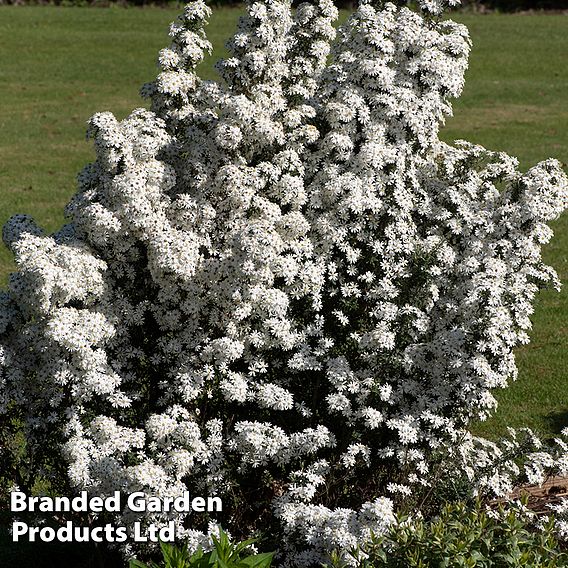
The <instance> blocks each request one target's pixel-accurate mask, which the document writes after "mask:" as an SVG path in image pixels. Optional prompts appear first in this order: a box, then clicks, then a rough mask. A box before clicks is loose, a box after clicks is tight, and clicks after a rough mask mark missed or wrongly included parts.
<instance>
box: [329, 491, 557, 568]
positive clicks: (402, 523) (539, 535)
mask: <svg viewBox="0 0 568 568" xmlns="http://www.w3.org/2000/svg"><path fill="white" fill-rule="evenodd" d="M534 517H535V515H534V513H533V514H531V513H530V512H529V511H528V510H527V509H526V500H524V501H523V502H522V503H516V504H512V505H511V504H509V505H507V506H505V505H499V507H498V509H496V510H495V509H494V510H488V509H487V508H486V507H485V506H484V505H482V503H481V502H480V501H477V502H476V504H475V505H474V506H470V505H466V504H464V503H452V504H448V505H446V506H445V507H444V508H443V509H442V511H441V513H440V515H439V516H437V517H436V518H434V519H432V520H429V521H425V520H421V519H418V520H416V519H415V520H412V519H408V518H406V519H405V518H401V519H399V523H398V524H397V525H396V526H395V527H393V528H392V529H391V530H390V531H389V533H388V534H386V535H381V536H378V537H373V538H371V539H370V540H369V542H367V543H365V544H363V545H361V546H360V547H359V548H358V549H357V550H355V551H353V552H352V557H353V558H354V559H357V560H356V561H355V562H351V563H346V562H345V559H344V558H345V555H344V554H337V553H336V554H335V555H334V557H333V562H332V564H331V565H329V566H328V568H330V567H333V568H342V567H346V566H356V567H357V568H443V567H452V568H457V567H464V568H489V567H494V568H513V567H518V568H520V567H523V566H530V567H531V568H562V567H565V566H568V554H566V553H565V552H562V551H561V549H560V547H559V543H558V541H557V540H556V538H555V522H554V520H553V519H548V520H546V522H545V523H544V526H542V527H541V528H540V529H536V524H538V523H536V522H535V521H536V519H535V518H534Z"/></svg>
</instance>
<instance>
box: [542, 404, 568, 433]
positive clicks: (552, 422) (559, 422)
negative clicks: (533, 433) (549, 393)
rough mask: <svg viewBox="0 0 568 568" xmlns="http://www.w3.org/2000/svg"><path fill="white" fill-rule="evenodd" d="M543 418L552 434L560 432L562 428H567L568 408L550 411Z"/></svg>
mask: <svg viewBox="0 0 568 568" xmlns="http://www.w3.org/2000/svg"><path fill="white" fill-rule="evenodd" d="M545 419H546V423H547V424H548V428H549V430H550V431H551V432H553V433H554V434H560V432H561V431H562V429H563V428H568V409H566V410H556V411H554V412H550V413H549V414H547V415H546V417H545Z"/></svg>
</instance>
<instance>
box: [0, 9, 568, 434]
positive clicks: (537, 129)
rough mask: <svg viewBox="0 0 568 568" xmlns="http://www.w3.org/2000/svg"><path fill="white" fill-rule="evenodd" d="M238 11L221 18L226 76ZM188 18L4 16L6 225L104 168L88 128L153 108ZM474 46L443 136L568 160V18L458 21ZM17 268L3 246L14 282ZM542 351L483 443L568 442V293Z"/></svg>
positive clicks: (523, 355) (565, 253)
mask: <svg viewBox="0 0 568 568" xmlns="http://www.w3.org/2000/svg"><path fill="white" fill-rule="evenodd" d="M239 13H240V12H239V10H237V9H227V8H225V9H219V10H215V11H214V16H213V18H212V21H211V24H210V26H209V28H208V29H209V34H210V39H211V40H212V42H213V44H214V46H215V54H214V57H213V58H211V59H210V60H208V61H207V62H206V63H204V64H203V66H202V75H203V76H205V77H207V78H213V77H214V71H213V62H214V61H215V60H216V59H217V58H218V57H219V56H221V55H222V54H223V43H224V40H225V39H226V38H227V37H228V36H229V34H230V33H231V32H232V30H233V29H234V24H235V22H236V20H237V18H238V15H239ZM176 14H177V10H175V9H158V8H145V9H122V8H109V9H93V8H62V7H58V8H54V7H11V6H0V37H1V39H2V41H0V101H1V102H0V223H3V222H4V221H5V220H6V219H7V218H8V217H9V216H11V215H12V214H14V213H16V212H25V213H29V214H31V215H33V216H34V217H35V218H36V220H37V221H38V222H39V223H40V224H41V225H42V226H44V227H45V228H46V229H48V230H53V229H55V228H56V227H58V226H59V225H60V224H61V223H62V222H63V216H62V211H63V207H64V205H65V203H66V201H67V200H68V199H69V197H70V196H71V195H72V193H73V191H74V187H75V176H76V174H77V172H78V171H79V170H80V169H81V167H82V166H83V165H84V164H85V163H87V162H88V161H90V160H92V159H93V151H92V148H91V146H90V144H88V143H86V142H85V140H84V133H85V122H86V120H87V119H88V118H89V116H91V115H92V114H93V113H94V112H98V111H103V110H110V111H112V112H113V113H115V114H116V115H117V116H118V117H119V118H122V117H124V116H126V115H127V114H128V113H129V112H130V111H131V110H132V109H133V108H135V107H137V106H143V101H142V100H141V99H140V98H139V96H138V89H139V87H140V85H142V84H143V83H144V82H145V81H148V80H150V79H151V78H152V77H153V76H154V74H155V64H154V62H155V59H156V54H157V51H158V49H160V48H161V47H163V46H165V45H166V44H167V35H166V30H167V25H168V23H169V22H170V21H172V20H173V19H174V18H175V16H176ZM456 19H458V20H460V21H462V22H463V23H465V24H466V25H467V26H468V27H469V29H470V32H471V36H472V38H473V42H474V48H473V52H472V56H471V65H470V69H469V71H468V74H467V81H466V88H465V92H464V94H463V96H462V98H461V99H460V100H458V101H456V103H455V107H454V108H455V117H454V118H452V119H451V120H449V121H448V124H447V126H446V127H445V129H444V131H443V137H444V139H445V140H447V141H451V140H453V139H456V138H463V139H467V140H469V141H472V142H476V143H480V144H483V145H484V146H486V147H488V148H491V149H494V150H504V151H507V152H509V153H511V154H513V155H516V156H517V157H518V158H519V159H520V161H521V165H522V166H523V167H524V168H527V167H529V166H530V165H531V164H534V163H536V162H537V161H539V160H542V159H545V158H547V157H549V156H553V157H556V158H558V159H560V160H562V161H564V162H567V161H568V75H567V74H566V71H565V69H566V64H565V54H566V53H567V52H568V34H566V27H567V25H568V17H566V16H551V15H534V16H526V15H523V16H521V15H497V14H495V15H484V16H479V15H458V16H457V17H456ZM555 229H556V237H555V239H554V241H553V242H552V244H551V245H549V246H548V247H547V249H546V253H545V257H546V260H547V261H548V262H549V263H551V264H553V265H554V266H555V267H556V269H557V270H558V272H559V274H560V276H561V279H562V280H563V281H565V282H566V281H568V216H564V217H563V218H562V219H561V220H559V221H557V222H556V223H555ZM12 268H13V266H12V264H11V258H10V255H9V253H8V252H7V251H6V250H5V249H4V248H0V282H5V281H6V277H7V274H8V272H9V271H10V270H11V269H12ZM533 319H534V330H533V333H532V343H531V345H530V346H528V347H526V348H524V349H520V350H519V351H518V362H519V367H520V373H519V379H518V381H517V382H516V383H515V384H514V385H513V386H512V387H511V388H510V389H508V390H506V391H503V392H500V393H498V394H497V396H498V399H499V401H500V409H499V412H498V413H497V415H496V417H495V418H494V419H492V420H491V421H488V422H486V423H484V424H482V425H479V426H478V428H477V431H478V432H480V433H483V434H485V435H490V436H494V435H496V434H497V433H502V432H503V431H504V430H505V428H506V426H507V425H511V426H522V425H528V426H531V427H533V428H535V429H536V430H538V431H541V432H543V433H555V432H557V431H558V430H559V429H560V428H561V427H562V426H563V425H567V424H568V371H567V369H568V364H567V363H568V358H567V355H566V352H567V346H568V333H567V328H568V291H566V290H565V291H563V292H562V293H561V294H557V293H554V292H544V293H542V294H540V296H539V298H538V306H537V310H536V313H535V315H534V318H533Z"/></svg>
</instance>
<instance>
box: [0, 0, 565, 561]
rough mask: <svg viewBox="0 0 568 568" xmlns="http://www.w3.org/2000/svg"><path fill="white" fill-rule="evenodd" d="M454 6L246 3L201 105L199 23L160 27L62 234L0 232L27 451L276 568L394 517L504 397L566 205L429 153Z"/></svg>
mask: <svg viewBox="0 0 568 568" xmlns="http://www.w3.org/2000/svg"><path fill="white" fill-rule="evenodd" d="M455 3H456V2H455V1H453V0H450V1H449V2H442V1H438V0H423V1H421V2H419V4H420V7H421V13H418V12H413V11H411V10H410V9H408V8H406V7H404V6H402V7H399V6H396V5H395V4H392V3H382V2H362V3H361V4H360V6H359V7H358V8H357V10H356V11H355V12H354V13H353V14H352V15H351V16H350V18H349V19H348V20H347V22H346V23H345V24H344V25H342V26H341V27H340V28H339V30H338V32H337V33H336V30H335V28H334V26H333V22H334V20H335V19H336V17H337V10H336V9H335V7H334V6H333V3H332V2H331V0H315V1H314V2H313V3H304V4H301V5H300V6H299V7H298V8H297V9H296V10H294V11H293V10H292V9H291V6H290V3H289V2H288V1H286V0H259V1H255V2H251V3H250V4H249V5H248V8H247V13H246V15H245V16H244V17H243V18H242V19H241V21H240V23H239V26H238V30H237V32H236V34H235V35H234V36H233V38H232V39H231V40H230V41H229V43H228V48H229V50H230V57H229V58H228V59H226V60H224V61H222V62H220V63H219V65H218V69H219V72H220V75H221V79H222V80H221V81H220V82H208V81H202V80H201V79H199V77H197V75H196V73H195V69H196V66H197V65H198V63H199V62H200V61H201V60H202V59H203V56H204V53H205V52H207V51H209V50H210V47H211V46H210V44H209V42H208V41H207V39H206V36H205V33H204V25H205V21H206V19H207V17H208V16H209V8H208V7H207V6H206V5H205V4H204V3H203V2H202V0H195V1H193V2H191V3H190V4H189V5H188V6H187V7H186V8H185V11H184V13H183V15H182V16H181V17H180V19H179V21H178V22H176V23H175V24H173V25H172V26H171V28H170V35H171V38H172V43H171V45H170V47H168V48H166V49H164V50H162V51H161V52H160V56H159V66H160V69H161V71H160V74H159V75H158V77H157V79H156V80H155V81H154V82H152V83H149V84H148V85H145V86H144V88H143V95H144V96H146V97H149V98H150V100H151V104H152V109H151V110H144V109H137V110H135V111H134V112H133V113H132V114H131V115H130V116H129V117H128V118H126V119H125V120H123V121H118V120H116V119H115V118H114V117H113V116H112V115H111V114H110V113H101V114H97V115H95V116H94V117H93V118H92V119H91V121H90V126H89V135H90V136H91V137H92V138H93V139H94V143H95V149H96V153H97V159H96V161H95V162H94V163H93V164H90V165H88V166H87V167H86V168H85V169H84V170H83V172H82V173H81V174H80V176H79V189H78V192H77V194H76V195H75V196H74V198H73V199H72V201H71V203H70V204H69V206H68V208H67V214H68V216H69V219H70V223H69V225H66V226H65V227H64V228H63V229H62V230H61V231H59V232H58V233H56V234H54V235H50V236H47V235H44V234H43V233H42V232H41V230H40V229H38V228H37V227H36V226H35V225H34V224H33V221H32V220H31V219H29V218H28V217H26V216H16V217H14V218H12V219H11V220H10V221H9V222H8V224H7V226H6V227H5V229H4V241H5V242H6V244H7V245H8V246H9V247H11V249H12V250H13V251H14V253H15V255H16V260H17V262H18V266H19V271H18V272H17V273H16V274H14V275H13V276H12V278H11V281H10V288H9V290H8V292H6V293H3V294H2V295H1V296H0V412H3V413H15V414H16V415H17V416H18V417H19V418H20V419H21V420H22V422H23V424H24V425H25V429H26V435H27V439H28V448H29V450H30V451H31V452H37V453H38V455H42V451H44V450H45V448H48V447H50V448H57V450H56V451H57V452H59V453H58V454H57V455H58V456H59V458H58V459H60V460H63V463H64V464H65V465H66V468H67V470H68V481H69V483H70V484H71V485H72V486H73V487H74V488H76V489H88V490H89V491H90V492H92V493H96V492H100V493H102V494H105V493H108V492H110V491H111V490H116V489H120V490H122V491H125V492H128V491H145V492H147V493H148V494H152V495H158V496H161V497H164V496H170V495H175V494H177V493H179V492H180V491H182V490H183V489H189V490H190V491H193V492H195V494H197V495H219V496H221V497H223V499H224V503H225V505H226V506H225V510H224V511H223V513H222V514H221V515H219V516H218V517H217V518H215V519H213V518H208V517H207V516H204V515H203V516H201V517H199V516H196V515H193V516H191V515H189V516H187V515H184V514H177V513H168V514H167V515H166V514H161V515H165V516H160V514H154V515H152V514H145V515H143V516H144V520H145V521H146V522H163V521H165V520H169V519H173V520H175V521H176V525H177V528H178V531H179V533H178V534H180V535H181V536H185V537H187V539H188V542H190V544H191V545H192V546H194V545H195V546H197V545H198V544H199V543H203V542H206V536H207V534H208V531H210V530H211V526H213V525H210V524H208V523H210V522H213V523H216V522H219V523H221V524H222V525H223V526H224V527H226V528H228V529H229V530H230V531H231V532H232V533H233V535H235V536H250V534H252V533H254V532H255V531H257V530H259V529H261V528H262V529H263V530H264V531H265V532H266V534H268V535H270V536H271V538H274V539H278V541H277V542H279V545H280V548H281V551H282V562H283V563H284V564H286V565H289V566H308V565H310V564H312V563H318V562H320V561H321V560H322V559H324V558H325V554H327V553H328V552H329V551H330V550H331V549H332V548H335V547H338V546H340V547H347V546H351V545H354V544H355V543H357V542H359V541H360V540H361V539H363V538H366V536H368V534H369V531H371V530H373V531H376V532H380V531H381V530H384V528H385V527H386V526H387V525H388V524H389V523H391V522H393V519H394V517H393V507H394V504H393V501H391V500H390V498H389V497H386V496H385V495H386V494H389V493H390V494H391V497H392V498H393V499H394V500H396V499H398V498H399V497H400V496H401V495H402V496H405V495H408V494H409V493H411V492H412V486H413V485H416V484H422V485H423V484H427V483H428V476H429V472H430V463H429V456H430V453H431V452H432V451H433V450H436V451H439V450H440V449H441V448H444V447H448V446H449V447H451V446H452V445H454V446H457V447H459V446H460V443H461V442H462V441H463V439H464V432H465V430H466V428H467V425H468V423H469V421H470V420H471V419H473V418H479V417H481V418H483V417H486V416H488V415H489V414H490V413H491V411H492V410H493V409H494V408H495V406H496V402H495V399H494V398H493V396H492V395H491V390H492V389H495V388H497V387H505V386H506V385H507V383H508V381H509V380H511V379H513V378H514V377H515V373H516V368H515V362H514V357H513V348H514V347H515V346H516V345H518V344H520V343H526V342H527V341H528V331H529V329H530V326H531V322H530V316H531V313H532V301H533V299H534V296H535V294H536V292H537V291H538V290H539V289H540V288H542V287H544V286H546V285H549V284H552V285H558V281H557V278H556V275H555V273H554V271H553V270H552V269H551V268H549V267H548V266H546V265H545V264H543V262H542V260H541V254H540V249H541V245H542V244H544V243H546V242H547V241H548V240H549V239H550V238H551V236H552V232H551V230H550V229H549V228H548V226H547V225H546V222H547V221H549V220H550V219H553V218H554V217H556V216H558V215H559V214H560V213H561V212H562V211H563V210H564V209H565V208H566V206H567V205H568V180H567V178H566V176H565V174H564V173H563V171H562V170H561V167H560V164H559V163H558V162H557V161H554V160H548V161H545V162H542V163H540V164H538V165H537V166H535V167H533V168H532V169H531V170H529V171H528V172H527V173H525V174H522V173H520V172H518V171H517V163H516V161H515V160H514V159H513V158H510V157H508V156H507V155H505V154H495V153H492V152H488V151H487V150H485V149H483V148H481V147H479V146H474V145H471V144H468V143H465V142H458V143H456V145H455V146H449V145H446V144H443V143H442V142H440V141H439V139H438V128H439V125H440V124H441V123H442V122H443V120H444V117H445V116H447V115H449V114H450V112H451V106H450V103H449V99H450V98H451V97H456V96H458V95H459V94H460V92H461V89H462V87H463V80H464V72H465V69H466V67H467V58H468V54H469V48H470V44H469V39H468V35H467V31H466V29H465V28H464V27H463V26H461V25H459V24H456V23H454V22H451V21H449V20H445V21H437V20H436V19H433V18H431V17H430V16H429V14H437V13H439V12H440V11H441V10H442V9H443V8H444V6H446V5H452V4H455ZM22 354H25V356H22ZM464 443H465V442H464ZM468 447H469V446H468ZM54 451H55V450H54ZM465 451H466V450H464V452H465ZM476 451H477V450H476ZM543 459H544V458H543ZM541 462H542V463H541ZM541 462H539V459H538V458H536V457H535V460H533V463H534V464H535V467H537V468H538V467H545V466H546V463H544V462H546V459H544V461H542V460H541ZM539 463H540V465H537V464H539ZM54 471H55V470H54ZM538 471H540V470H538V469H537V470H535V472H536V473H534V475H535V476H537V475H538ZM136 515H139V514H138V513H133V512H132V511H124V512H123V520H127V521H130V520H133V519H134V518H137V516H136ZM188 527H189V528H188ZM275 542H276V541H275Z"/></svg>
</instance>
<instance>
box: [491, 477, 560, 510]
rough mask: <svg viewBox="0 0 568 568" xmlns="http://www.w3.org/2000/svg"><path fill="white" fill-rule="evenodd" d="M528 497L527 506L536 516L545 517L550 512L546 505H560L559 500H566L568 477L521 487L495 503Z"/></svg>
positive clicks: (552, 478)
mask: <svg viewBox="0 0 568 568" xmlns="http://www.w3.org/2000/svg"><path fill="white" fill-rule="evenodd" d="M524 495H527V496H528V503H527V506H528V508H529V509H531V510H532V511H534V512H535V513H537V514H538V515H546V514H548V513H550V512H551V510H550V508H549V507H547V505H554V504H556V503H560V500H561V499H562V498H563V497H564V498H568V476H566V477H561V476H554V477H549V478H548V479H547V481H546V482H545V483H543V484H542V485H522V486H520V487H517V488H515V489H514V490H513V492H512V493H511V494H510V495H508V496H507V497H506V498H505V499H499V500H497V501H496V502H504V501H511V500H513V499H519V498H521V497H522V496H524Z"/></svg>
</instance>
